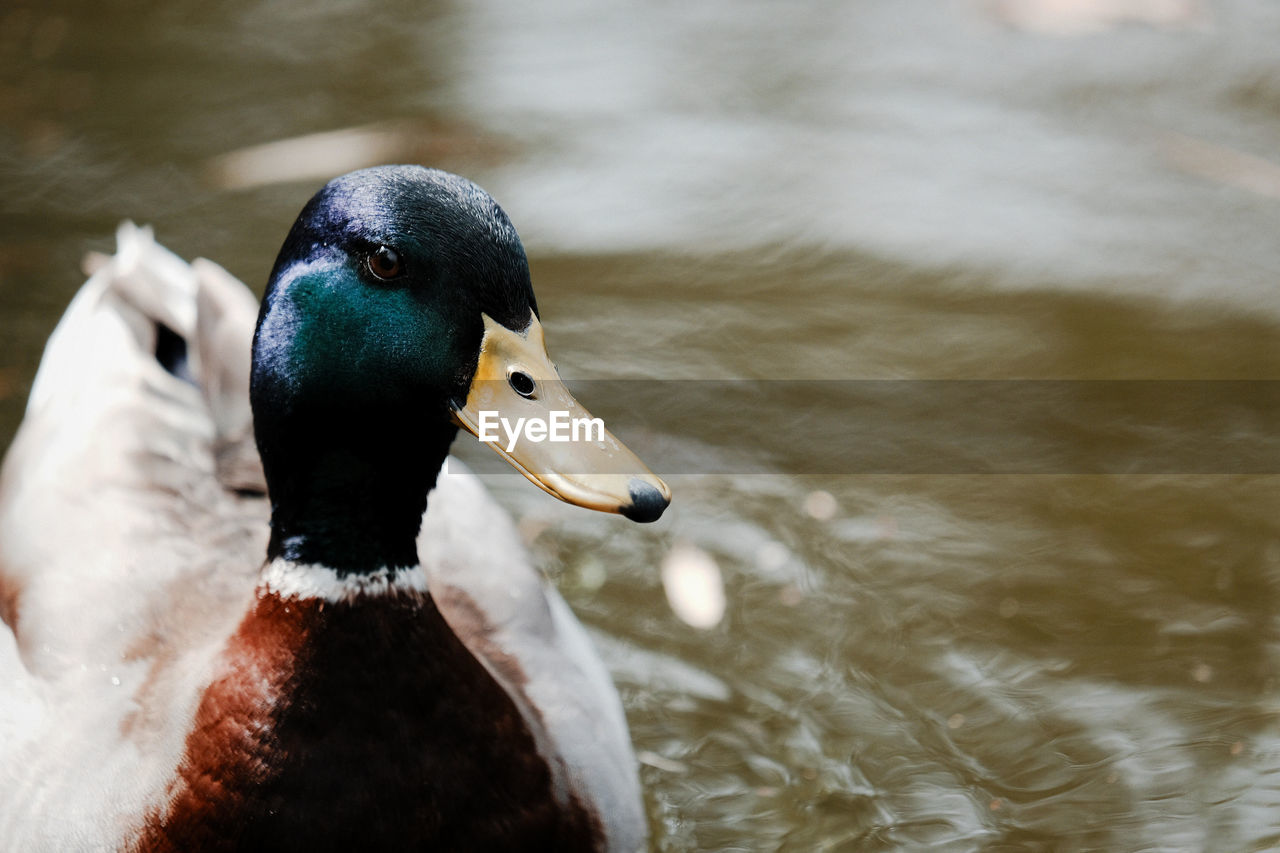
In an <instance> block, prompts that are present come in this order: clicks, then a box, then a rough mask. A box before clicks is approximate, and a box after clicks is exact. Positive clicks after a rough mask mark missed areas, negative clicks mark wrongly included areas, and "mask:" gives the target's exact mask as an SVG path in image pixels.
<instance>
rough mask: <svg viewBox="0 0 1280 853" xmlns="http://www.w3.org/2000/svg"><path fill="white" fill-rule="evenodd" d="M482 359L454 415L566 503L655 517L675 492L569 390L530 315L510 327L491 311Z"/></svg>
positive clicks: (634, 517)
mask: <svg viewBox="0 0 1280 853" xmlns="http://www.w3.org/2000/svg"><path fill="white" fill-rule="evenodd" d="M482 316H483V317H484V338H483V340H482V341H481V343H480V360H479V363H478V364H477V366H476V373H475V376H474V377H473V378H472V380H471V387H470V389H469V390H468V392H467V400H466V403H465V404H463V405H462V406H461V407H458V406H455V407H454V410H453V415H454V419H455V420H456V421H457V422H458V425H459V426H461V427H462V428H463V429H465V430H466V431H467V432H469V433H471V434H472V435H474V436H476V437H477V438H479V439H480V440H481V441H483V442H485V443H486V444H489V446H491V447H492V448H493V449H494V450H495V451H497V453H498V455H500V456H502V457H503V458H504V459H506V460H507V461H508V462H510V463H511V464H512V465H514V466H515V467H516V468H517V469H518V470H519V471H520V473H522V474H524V475H525V476H526V477H528V478H529V479H530V480H531V481H533V483H534V484H535V485H537V486H538V487H539V488H541V489H542V490H543V491H545V492H547V493H548V494H551V495H554V496H555V497H557V498H559V499H560V500H562V501H565V502H567V503H571V504H577V505H578V506H584V507H587V508H589V509H597V510H601V511H603V512H616V513H621V514H622V515H625V516H626V517H627V518H630V519H631V520H633V521H657V520H658V518H659V517H660V516H661V515H662V512H663V510H665V509H666V508H667V505H668V504H670V503H671V490H670V489H668V488H667V484H666V483H664V482H662V480H660V479H659V478H658V477H656V476H654V474H653V472H651V471H650V470H649V469H648V468H646V467H645V465H644V463H643V462H641V461H640V460H639V458H637V457H636V455H635V454H634V453H632V452H631V451H630V450H628V449H627V448H626V447H625V446H624V445H623V444H622V442H620V441H618V440H617V439H616V438H614V437H613V435H612V434H611V433H610V432H609V431H608V430H607V429H605V428H604V423H603V421H601V420H600V419H599V418H592V417H591V414H590V413H589V412H588V411H587V410H586V409H584V408H583V407H582V406H581V405H580V404H579V403H578V401H577V400H575V399H574V398H573V395H572V394H570V393H569V390H568V389H567V388H565V386H564V382H562V381H561V379H560V376H559V374H558V373H557V372H556V368H555V365H554V364H552V363H551V359H550V358H549V357H548V356H547V348H546V343H545V342H544V339H543V333H542V324H541V323H539V322H538V318H537V317H536V316H531V317H530V319H529V326H528V328H526V329H525V330H524V331H523V332H513V331H511V330H510V329H508V328H506V327H505V326H502V325H500V324H498V323H497V322H496V321H494V320H493V318H491V317H489V316H488V315H487V314H485V315H482Z"/></svg>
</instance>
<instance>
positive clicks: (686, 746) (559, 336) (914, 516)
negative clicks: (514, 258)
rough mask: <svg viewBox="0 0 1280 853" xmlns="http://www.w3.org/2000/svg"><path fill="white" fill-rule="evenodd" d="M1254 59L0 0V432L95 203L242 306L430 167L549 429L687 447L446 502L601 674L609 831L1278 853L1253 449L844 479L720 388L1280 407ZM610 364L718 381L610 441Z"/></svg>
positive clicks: (1237, 50) (1161, 23) (1272, 486)
mask: <svg viewBox="0 0 1280 853" xmlns="http://www.w3.org/2000/svg"><path fill="white" fill-rule="evenodd" d="M1277 45H1280V5H1277V4H1275V3H1272V2H1269V0H856V1H855V0H848V1H847V2H814V3H804V4H781V3H763V2H729V0H708V2H701V3H689V2H684V3H673V2H664V0H650V2H639V0H632V1H631V2H626V0H623V1H622V2H616V3H609V4H600V3H586V2H573V0H554V2H546V3H537V4H533V3H516V2H497V0H485V1H484V2H469V3H462V2H454V3H422V4H419V3H407V2H406V3H394V2H379V0H331V2H323V3H315V2H302V1H301V0H285V1H284V2H273V3H265V2H261V3H255V2H246V0H233V2H228V3H220V4H211V3H206V2H192V0H175V2H168V3H163V4H161V3H154V2H146V0H95V2H92V3H89V2H63V0H51V1H50V0H46V2H41V3H35V2H28V0H8V2H6V3H5V4H4V6H3V9H2V10H0V446H7V443H8V441H9V439H10V438H11V436H12V434H13V431H14V430H15V429H16V427H17V424H18V422H19V421H20V419H21V414H22V409H23V406H24V404H25V399H26V394H27V391H28V388H29V386H30V382H31V379H32V376H33V374H34V371H35V368H36V365H37V363H38V361H39V357H40V352H41V348H42V346H43V343H44V340H45V339H46V337H47V336H48V334H49V332H50V331H51V330H52V328H53V325H54V323H55V322H56V321H57V318H58V316H59V314H60V313H61V311H62V309H63V308H64V307H65V305H66V303H67V301H68V300H69V298H70V297H71V295H72V293H73V292H74V291H75V289H76V288H77V287H78V285H79V284H80V282H81V281H82V275H81V274H80V272H79V265H80V259H81V256H82V255H83V254H84V253H85V252H86V251H88V250H98V251H111V249H112V247H113V240H112V232H113V230H114V228H115V225H116V224H117V223H118V222H119V221H120V220H122V219H125V218H131V219H133V220H135V221H138V222H140V223H147V224H151V225H153V226H154V227H155V229H156V232H157V236H158V238H159V239H160V241H161V242H163V243H165V244H166V245H168V246H169V247H170V248H172V249H174V250H175V251H177V252H179V253H180V254H182V255H183V256H184V257H188V258H190V257H195V256H205V257H209V258H211V259H213V260H216V261H218V262H219V263H221V264H223V265H224V266H226V267H227V268H228V269H230V270H231V271H232V272H233V273H235V274H236V275H238V276H240V277H241V278H242V279H243V280H244V281H245V282H247V283H248V284H249V285H250V286H251V287H253V288H254V289H255V290H256V291H258V292H259V293H260V292H261V290H262V287H263V285H264V284H265V279H266V275H267V272H268V270H269V269H270V265H271V262H272V260H273V259H274V255H275V252H276V250H277V249H278V247H279V245H280V242H281V241H282V239H283V237H284V235H285V233H286V231H287V230H288V227H289V225H290V224H291V222H292V220H293V217H294V216H295V215H296V213H297V211H298V210H299V209H300V208H301V206H302V204H303V203H304V202H305V201H306V199H307V198H308V197H309V196H310V195H311V194H312V193H313V192H314V191H315V190H316V189H317V188H318V187H319V186H320V185H322V184H323V183H324V181H326V180H327V179H328V178H330V177H333V176H334V175H337V174H340V173H342V172H345V171H348V170H351V169H354V168H358V167H361V166H366V165H373V164H375V163H386V162H419V163H424V164H428V165H433V166H437V167H440V168H444V169H448V170H450V171H455V172H459V173H461V174H464V175H466V176H468V177H470V178H472V179H473V180H475V181H477V182H478V183H480V184H481V185H482V186H484V187H485V188H486V189H488V190H489V191H490V192H491V193H492V194H493V195H494V196H495V197H496V198H497V199H498V200H499V202H500V203H501V204H502V205H503V206H504V208H505V209H506V210H507V212H508V213H509V214H510V216H511V218H512V219H513V220H514V222H515V224H516V226H517V228H518V229H519V230H520V232H521V234H522V236H523V238H524V240H525V244H526V247H527V249H528V251H529V254H530V258H531V262H532V267H533V276H534V284H535V287H536V289H537V293H538V300H539V304H540V307H541V309H542V312H543V315H544V322H545V324H546V328H547V334H548V337H549V339H550V346H551V349H552V353H553V355H554V356H555V358H556V360H557V362H558V363H559V365H560V367H561V370H562V372H563V373H564V375H565V376H566V378H567V379H569V380H570V381H571V384H572V382H573V380H580V381H584V382H587V381H589V382H587V384H588V385H589V389H587V390H583V391H581V396H582V398H583V400H584V402H585V403H586V405H587V406H588V407H590V408H591V409H592V410H593V411H595V412H596V413H597V414H601V415H604V416H606V419H611V418H612V415H611V414H610V413H611V412H616V413H620V414H619V415H618V417H619V418H620V420H617V421H616V422H615V421H611V425H612V426H613V427H614V429H615V432H617V433H618V434H619V436H620V437H622V438H623V439H624V440H626V441H628V442H634V443H636V444H637V445H639V444H642V443H647V444H648V446H650V447H657V448H659V449H660V450H663V451H664V452H672V453H674V454H675V458H681V459H686V460H688V459H694V460H716V462H715V464H706V465H704V466H703V467H701V468H699V467H698V466H696V465H695V466H692V467H690V468H688V469H686V470H690V471H699V470H701V471H703V472H704V473H687V474H684V475H679V476H671V477H670V480H671V483H672V485H673V487H674V489H675V492H676V498H675V504H674V506H673V507H672V509H671V510H670V511H669V513H668V515H667V516H666V517H664V519H663V520H662V521H661V522H659V523H658V524H657V525H653V526H648V527H640V526H636V525H630V524H627V523H625V522H622V521H620V520H617V519H609V518H605V517H602V516H596V515H593V514H588V513H583V512H581V511H575V510H573V509H572V508H568V507H565V506H563V505H560V504H557V503H556V502H554V501H553V500H552V499H550V498H548V497H546V496H545V495H542V494H541V493H540V492H537V490H535V489H533V488H531V487H529V486H528V484H527V483H525V482H524V481H523V480H522V479H520V478H518V477H513V476H507V475H492V476H489V477H488V479H489V481H490V483H491V486H492V488H493V489H494V490H495V491H496V492H497V493H498V494H499V497H500V498H501V499H502V500H503V502H504V503H505V504H506V505H507V506H508V507H510V508H511V510H512V512H513V513H514V514H515V515H516V517H517V518H518V519H519V520H520V525H521V531H522V533H523V534H524V535H525V538H526V540H527V541H528V542H529V544H530V548H531V550H532V552H533V554H534V556H535V558H536V560H537V562H538V563H539V565H540V566H542V567H543V568H544V570H545V571H546V572H547V573H548V575H549V576H551V577H552V579H553V580H554V581H555V582H556V583H557V584H558V585H559V586H560V588H561V590H562V591H563V592H564V594H565V596H566V597H567V598H568V600H569V602H570V604H572V605H573V607H574V608H575V610H576V611H577V612H578V613H579V614H580V616H581V617H582V619H583V621H584V622H585V623H586V624H587V625H588V626H589V627H590V628H591V629H592V632H593V634H594V635H595V637H596V639H597V641H598V642H599V644H600V646H601V648H602V651H603V654H604V656H605V659H606V661H607V663H608V664H609V666H610V668H611V670H612V671H613V674H614V677H615V679H616V680H617V682H618V684H619V688H620V690H621V691H622V695H623V699H624V703H625V705H626V709H627V714H628V717H629V719H630V723H631V727H632V733H633V737H634V741H635V744H636V749H637V751H638V753H639V756H640V759H641V763H642V776H643V780H644V784H645V788H646V802H647V808H648V813H649V817H650V821H651V831H652V836H653V846H654V849H656V850H664V851H666V850H671V851H677V850H695V849H697V850H744V851H745V850H787V851H813V850H851V851H852V850H894V849H912V848H918V847H921V846H924V845H929V846H930V847H931V849H938V850H957V851H960V850H984V851H986V850H990V851H995V850H1011V851H1012V850H1055V851H1074V850H1139V849H1146V850H1150V849H1160V850H1210V849H1211V850H1262V849H1272V848H1276V847H1280V717H1278V716H1277V712H1278V711H1280V694H1278V693H1277V682H1276V678H1277V663H1278V662H1280V645H1278V643H1280V630H1278V626H1277V613H1278V611H1280V535H1278V530H1277V526H1278V525H1277V519H1278V518H1280V478H1278V477H1277V475H1276V471H1277V470H1280V465H1275V464H1272V465H1267V464H1262V465H1253V466H1246V468H1245V469H1240V468H1231V469H1230V470H1231V471H1233V472H1234V473H1179V472H1178V471H1177V470H1172V471H1164V472H1163V473H1157V474H1151V473H1146V474H1135V473H1124V472H1123V471H1111V472H1109V473H1097V472H1089V471H1083V470H1081V471H1076V470H1073V469H1071V467H1070V466H1069V465H1068V466H1065V467H1062V468H1060V469H1054V472H1053V473H1047V474H1043V473H1042V474H1035V475H1027V474H1022V475H1012V474H972V473H967V474H962V473H955V472H947V471H941V470H940V471H939V472H938V473H935V474H930V473H928V472H927V467H928V466H927V465H926V466H924V468H925V470H926V473H918V472H916V473H905V469H904V468H902V467H897V468H895V467H893V466H890V468H889V470H888V471H887V472H885V473H880V474H876V475H869V474H864V475H855V474H853V473H850V472H851V470H852V469H851V468H850V467H849V466H848V465H847V464H844V463H843V462H842V460H840V459H837V458H832V455H833V450H832V446H830V445H824V443H823V442H821V441H816V440H813V438H812V436H811V435H810V434H809V432H808V422H807V421H806V418H805V412H807V411H809V410H810V409H814V410H817V409H820V408H821V407H823V406H827V407H828V409H829V403H830V401H829V400H828V399H826V398H825V397H824V393H825V392H824V391H823V388H824V387H826V386H824V385H823V384H822V383H817V382H815V383H812V384H809V385H806V386H804V387H805V388H808V389H809V393H810V394H811V395H812V396H811V398H809V399H806V398H805V396H804V395H803V394H797V395H793V398H792V399H791V403H790V408H788V409H779V408H777V407H760V408H759V409H757V407H756V406H755V405H754V401H756V400H757V399H758V395H755V394H753V393H744V394H742V396H741V397H735V396H734V393H733V391H734V388H743V389H747V390H748V391H750V389H752V388H758V387H762V383H763V384H767V383H768V382H769V381H772V380H798V379H804V380H879V379H894V380H920V379H928V380H971V379H987V380H1031V379H1034V380H1050V379H1052V380H1062V379H1067V380H1103V379H1105V380H1170V379H1181V380H1221V381H1226V380H1246V379H1247V380H1275V379H1280V287H1278V284H1280V238H1278V235H1280V49H1277ZM638 378H643V379H650V380H710V379H714V380H724V379H734V380H742V381H743V383H744V384H742V385H737V386H728V385H724V384H714V385H707V386H706V388H707V389H708V390H707V392H706V393H705V394H704V395H703V397H701V398H700V397H699V395H698V394H696V393H693V394H690V393H687V390H686V392H685V393H682V394H680V395H677V398H676V399H672V400H670V401H664V400H663V399H662V395H661V393H656V394H655V393H652V388H650V393H649V394H648V396H647V397H646V398H645V399H646V400H647V401H648V404H647V406H646V408H649V409H652V410H653V411H650V412H649V413H648V414H649V418H648V419H645V421H644V423H639V422H638V421H629V420H628V418H627V417H626V413H627V412H628V411H630V410H629V409H628V404H629V402H631V400H630V398H629V394H628V390H627V389H628V385H627V383H626V382H623V381H621V380H628V379H638ZM614 380H617V381H614ZM684 387H686V389H687V387H690V386H687V385H686V386H684ZM694 387H697V386H694ZM1256 387H1262V388H1263V393H1271V394H1272V396H1273V397H1274V393H1273V392H1268V391H1266V387H1264V386H1256ZM1267 387H1269V386H1267ZM868 405H870V404H868ZM702 406H706V407H707V409H708V410H711V409H715V410H717V411H720V412H723V411H725V410H726V409H728V410H730V411H736V412H737V417H738V419H739V420H740V421H742V422H750V423H752V424H753V425H754V426H755V428H756V430H757V431H756V433H754V434H755V435H756V436H757V438H751V437H750V436H747V437H744V436H742V435H738V434H736V433H734V432H733V431H732V430H728V431H726V430H715V431H713V430H708V429H706V426H705V424H706V420H705V418H703V417H702V414H701V411H700V410H701V408H702ZM634 408H635V407H634V406H632V407H631V409H632V410H633V409H634ZM847 408H848V409H849V411H848V412H847V417H848V418H849V422H850V424H853V423H855V422H856V421H857V419H858V418H860V417H867V416H868V413H867V412H866V411H862V410H861V409H863V407H862V406H859V405H849V406H848V407H847ZM1270 412H1271V413H1272V415H1274V412H1275V407H1274V405H1273V406H1272V408H1271V409H1270ZM956 414H957V413H956V412H955V411H949V410H948V409H947V408H946V407H945V406H944V407H941V408H935V410H932V411H930V410H929V408H928V407H920V406H914V407H906V408H905V409H904V410H903V411H896V410H895V411H891V412H884V411H877V412H875V413H874V417H876V418H877V419H878V421H877V423H878V424H879V425H880V426H881V427H882V428H883V429H884V430H887V433H888V434H889V435H890V436H891V435H892V433H893V430H894V429H897V428H901V429H902V430H904V431H910V430H911V429H912V428H913V427H914V426H917V425H918V424H917V423H916V422H918V421H922V420H928V421H930V422H933V423H934V424H935V426H936V424H937V423H942V424H944V425H945V423H946V419H947V418H948V417H951V416H954V415H956ZM1060 414H1061V417H1060V418H1058V419H1057V421H1055V422H1054V423H1056V424H1057V425H1056V426H1055V425H1054V423H1051V424H1050V425H1048V426H1045V425H1044V424H1041V425H1040V426H1039V427H1038V429H1041V430H1046V429H1047V430H1060V431H1061V432H1060V434H1058V435H1056V436H1055V437H1056V438H1057V439H1058V440H1059V441H1060V442H1063V443H1065V446H1066V447H1068V448H1070V447H1072V446H1074V444H1073V443H1078V444H1079V446H1081V447H1087V446H1090V445H1091V443H1094V442H1097V441H1098V440H1100V439H1105V438H1106V437H1107V436H1106V434H1107V432H1108V430H1109V429H1110V428H1111V425H1109V424H1098V423H1094V422H1092V421H1091V420H1090V419H1088V418H1083V417H1076V418H1072V416H1071V412H1070V411H1064V412H1062V413H1060ZM895 418H898V419H900V422H895V420H894V419H895ZM731 420H732V419H731ZM829 420H830V419H829V418H828V419H827V421H824V429H825V430H828V431H829V430H830V427H831V425H830V423H829ZM1274 427H1275V419H1274V417H1273V418H1272V419H1271V420H1267V419H1266V418H1262V419H1258V418H1256V417H1253V418H1244V419H1241V420H1240V422H1239V423H1237V424H1235V426H1234V427H1233V428H1232V431H1230V433H1229V434H1223V435H1221V436H1209V437H1208V438H1207V439H1204V438H1196V441H1205V440H1207V441H1210V442H1213V441H1221V442H1223V443H1224V446H1227V447H1230V446H1232V445H1230V444H1229V443H1230V442H1233V441H1248V440H1257V439H1264V440H1266V439H1274V438H1275V431H1274ZM761 434H765V435H768V436H769V437H770V440H771V441H772V442H774V443H775V444H777V443H781V444H785V445H786V446H787V447H788V448H789V454H790V455H789V456H788V457H787V458H789V459H791V460H792V461H794V460H796V459H800V460H802V461H803V464H800V465H796V466H794V467H787V466H786V465H771V464H770V463H769V462H768V460H765V461H764V462H762V461H761V460H762V459H764V457H765V456H766V454H765V453H764V450H763V449H762V448H761V447H759V446H756V444H755V442H756V441H757V440H758V436H759V435H761ZM929 435H931V436H932V438H930V439H929V440H921V441H916V442H914V443H913V444H912V446H911V447H910V448H909V449H907V450H904V449H903V448H902V447H897V448H896V450H895V451H894V452H898V453H906V452H910V453H911V454H913V455H914V458H916V459H928V458H931V455H933V454H938V455H945V454H946V453H947V451H948V447H947V430H946V429H945V428H943V429H936V428H935V429H934V430H933V431H932V432H930V433H929ZM462 444H463V442H459V445H462ZM892 445H893V442H892V441H891V440H890V441H888V442H887V445H886V446H892ZM772 446H773V445H771V447H772ZM1272 447H1273V448H1274V445H1272ZM459 450H460V452H461V453H462V454H463V455H464V456H467V457H470V456H472V455H473V448H470V447H462V446H460V447H459ZM991 452H992V454H993V455H998V454H999V452H1000V451H999V448H998V447H997V448H995V449H994V450H992V451H991ZM769 458H770V459H772V458H773V457H771V456H770V457H769ZM1271 460H1272V462H1274V461H1275V457H1274V456H1273V457H1271ZM757 463H759V464H757ZM919 467H920V466H915V467H912V466H907V468H910V470H911V471H913V472H914V471H916V469H917V468H919ZM994 467H995V468H997V469H998V468H999V466H998V465H996V466H994ZM1175 467H1176V466H1175ZM713 469H714V470H713ZM762 470H763V473H760V471H762ZM1242 470H1243V471H1244V472H1243V473H1242V472H1241V471H1242ZM798 471H803V472H804V473H798ZM824 471H825V472H828V473H823V472H824ZM898 471H904V473H897V472H898ZM660 472H661V473H663V474H668V475H669V474H671V473H672V472H671V471H661V470H660ZM735 472H739V473H735ZM747 472H751V473H747ZM1250 472H1252V473H1250Z"/></svg>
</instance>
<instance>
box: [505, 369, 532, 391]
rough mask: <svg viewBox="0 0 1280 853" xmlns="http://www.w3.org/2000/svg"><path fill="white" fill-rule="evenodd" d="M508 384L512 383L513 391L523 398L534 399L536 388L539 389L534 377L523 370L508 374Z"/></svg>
mask: <svg viewBox="0 0 1280 853" xmlns="http://www.w3.org/2000/svg"><path fill="white" fill-rule="evenodd" d="M507 382H509V383H511V388H512V390H513V391H515V392H516V393H517V394H519V395H520V396H521V397H532V396H533V391H534V388H536V387H537V385H536V383H534V381H533V377H532V376H530V375H529V374H527V373H525V372H524V371H523V370H513V371H511V372H510V373H509V374H507Z"/></svg>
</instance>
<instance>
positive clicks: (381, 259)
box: [365, 246, 404, 281]
mask: <svg viewBox="0 0 1280 853" xmlns="http://www.w3.org/2000/svg"><path fill="white" fill-rule="evenodd" d="M365 263H366V264H367V265H368V267H369V272H371V273H373V274H374V275H375V276H377V277H378V278H380V279H383V280H384V281H385V280H386V279H392V278H395V277H396V276H398V275H400V273H402V272H404V264H402V263H401V262H400V253H399V252H397V251H396V250H395V249H393V248H391V247H390V246H379V247H378V248H377V249H376V250H374V252H373V253H372V254H370V255H369V257H368V258H366V259H365Z"/></svg>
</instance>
